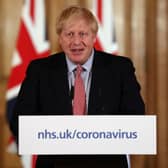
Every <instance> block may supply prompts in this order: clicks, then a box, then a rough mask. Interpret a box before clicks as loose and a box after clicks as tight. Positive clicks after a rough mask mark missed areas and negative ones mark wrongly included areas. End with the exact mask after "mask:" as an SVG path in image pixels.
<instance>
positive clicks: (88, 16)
mask: <svg viewBox="0 0 168 168" xmlns="http://www.w3.org/2000/svg"><path fill="white" fill-rule="evenodd" d="M73 17H75V18H81V19H85V21H86V22H87V23H88V24H90V26H91V30H92V32H93V33H94V34H97V31H98V23H97V20H96V18H95V16H94V15H93V14H92V12H91V11H90V10H89V9H87V8H84V7H79V6H70V7H68V8H66V9H64V10H63V11H62V12H61V14H60V15H59V17H58V18H57V23H56V32H57V34H58V35H59V34H60V33H61V32H62V29H63V26H64V25H65V23H66V22H67V21H68V20H69V19H70V18H73Z"/></svg>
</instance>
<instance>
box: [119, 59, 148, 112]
mask: <svg viewBox="0 0 168 168" xmlns="http://www.w3.org/2000/svg"><path fill="white" fill-rule="evenodd" d="M121 74H122V80H123V81H122V92H121V105H120V111H122V112H123V113H126V114H132V115H143V114H144V113H145V105H144V102H143V100H142V97H141V94H140V89H141V88H140V85H139V83H138V81H137V79H136V76H135V68H134V66H133V64H132V61H131V60H130V59H126V62H125V63H124V64H123V65H122V68H121Z"/></svg>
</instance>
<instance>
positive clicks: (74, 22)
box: [63, 16, 91, 31]
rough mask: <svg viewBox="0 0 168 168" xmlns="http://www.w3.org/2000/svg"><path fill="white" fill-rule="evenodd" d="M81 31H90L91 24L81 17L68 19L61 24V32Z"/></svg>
mask: <svg viewBox="0 0 168 168" xmlns="http://www.w3.org/2000/svg"><path fill="white" fill-rule="evenodd" d="M71 29H81V30H87V31H88V30H91V24H90V23H89V22H88V21H87V20H86V19H85V18H83V17H78V16H74V17H70V18H69V19H67V20H66V21H65V22H64V24H63V30H71Z"/></svg>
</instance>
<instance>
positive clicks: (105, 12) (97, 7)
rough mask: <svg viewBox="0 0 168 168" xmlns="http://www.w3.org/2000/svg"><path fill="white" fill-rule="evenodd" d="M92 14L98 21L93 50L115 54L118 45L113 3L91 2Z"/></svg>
mask: <svg viewBox="0 0 168 168" xmlns="http://www.w3.org/2000/svg"><path fill="white" fill-rule="evenodd" d="M92 6H93V13H94V14H95V16H96V18H97V19H98V23H99V31H98V36H97V41H96V44H95V48H97V49H99V50H103V51H106V52H109V53H117V51H118V45H117V41H116V33H115V26H114V15H113V1H112V0H93V5H92Z"/></svg>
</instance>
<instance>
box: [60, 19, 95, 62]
mask: <svg viewBox="0 0 168 168" xmlns="http://www.w3.org/2000/svg"><path fill="white" fill-rule="evenodd" d="M95 40H96V35H95V34H94V33H93V32H92V30H91V26H90V25H88V24H87V22H86V21H85V20H82V19H80V20H79V19H73V20H72V19H71V20H69V21H67V22H66V23H65V25H64V27H63V30H62V32H61V34H60V35H59V43H60V45H61V47H62V49H63V51H64V52H65V54H66V55H67V56H68V58H69V59H70V60H71V61H72V62H74V63H76V64H83V63H85V62H86V61H87V59H88V58H89V57H90V55H91V52H92V49H93V46H94V42H95Z"/></svg>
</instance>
